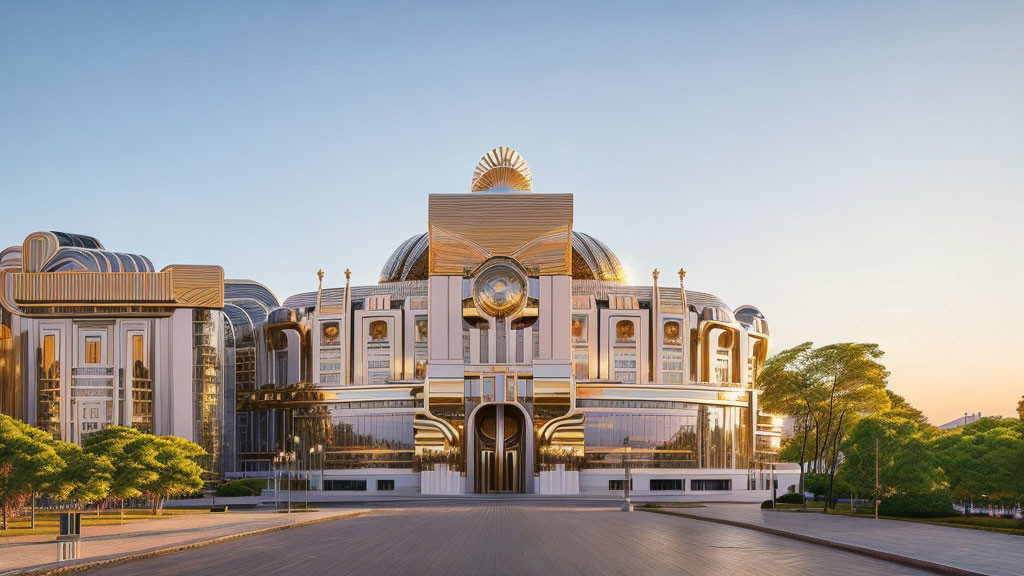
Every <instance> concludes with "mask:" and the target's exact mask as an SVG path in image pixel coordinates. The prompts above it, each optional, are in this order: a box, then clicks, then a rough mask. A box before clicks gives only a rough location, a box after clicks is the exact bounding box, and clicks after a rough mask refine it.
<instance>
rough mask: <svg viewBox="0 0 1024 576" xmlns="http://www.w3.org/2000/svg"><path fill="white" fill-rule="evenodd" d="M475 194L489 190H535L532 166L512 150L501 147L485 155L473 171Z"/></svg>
mask: <svg viewBox="0 0 1024 576" xmlns="http://www.w3.org/2000/svg"><path fill="white" fill-rule="evenodd" d="M472 190H473V192H486V191H488V190H515V191H518V192H529V191H531V190H533V174H531V173H530V166H529V165H528V164H527V163H526V160H523V157H522V156H520V155H519V152H516V151H515V150H513V149H512V148H508V147H506V146H499V147H497V148H495V149H494V150H491V151H490V152H488V153H487V154H484V155H483V158H481V159H480V162H478V163H477V165H476V170H474V171H473V182H472Z"/></svg>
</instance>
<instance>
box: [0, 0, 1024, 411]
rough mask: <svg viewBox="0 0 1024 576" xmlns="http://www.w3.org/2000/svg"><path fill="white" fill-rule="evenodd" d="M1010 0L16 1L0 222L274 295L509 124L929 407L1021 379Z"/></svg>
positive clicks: (1021, 66)
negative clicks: (875, 346)
mask: <svg viewBox="0 0 1024 576" xmlns="http://www.w3.org/2000/svg"><path fill="white" fill-rule="evenodd" d="M1022 30H1024V3H1021V2H957V3H947V2H911V3H906V2H851V3H847V5H846V6H841V5H839V3H834V2H807V3H791V2H751V3H730V4H723V3H707V5H687V4H681V3H665V4H643V3H636V2H631V3H615V4H607V5H602V4H596V3H589V2H587V3H580V4H575V5H569V4H561V5H559V6H552V5H550V4H549V3H536V4H532V3H526V2H519V3H515V2H513V3H508V2H506V3H493V2H491V3H479V2H478V3H469V4H465V5H454V4H453V5H447V6H443V5H441V3H432V2H430V3H428V2H418V3H408V4H387V5H385V3H383V2H361V3H342V2H323V3H319V2H305V3H298V2H274V3H268V2H251V1H247V2H237V3H232V2H140V1H132V2H29V1H22V2H15V1H6V2H2V3H0V195H2V198H3V204H2V206H3V208H2V210H3V219H2V222H3V224H2V227H0V231H2V238H0V244H3V245H14V244H19V243H20V242H21V241H22V239H23V238H24V237H25V235H26V234H28V233H29V232H31V231H34V230H40V229H45V230H49V229H53V230H66V231H73V232H82V233H87V234H92V235H95V236H97V237H99V238H100V240H101V241H102V242H103V243H104V244H105V245H106V246H107V247H108V248H110V249H114V250H122V251H129V252H137V253H142V254H145V255H147V256H149V257H150V258H151V259H152V260H153V261H154V263H155V264H156V265H157V266H158V267H162V266H164V265H167V264H172V263H195V264H200V263H209V264H220V265H222V266H224V268H225V270H226V271H227V274H228V276H229V277H234V278H242V277H246V278H253V279H257V280H260V281H262V282H264V283H266V284H267V285H268V286H270V287H271V288H272V289H273V290H274V291H275V292H276V293H277V294H278V296H279V297H281V298H284V297H286V296H288V295H289V294H292V293H295V292H298V291H304V290H311V289H313V288H315V282H316V278H315V272H316V270H317V268H320V267H323V269H324V270H325V271H326V273H327V277H326V280H325V282H326V283H327V284H328V285H338V284H340V283H342V282H343V275H342V271H343V270H344V269H345V268H346V267H350V268H351V269H352V270H353V272H354V280H355V281H356V282H359V283H371V282H375V281H376V277H377V273H378V271H379V269H380V266H381V265H382V264H383V262H384V260H385V259H386V258H387V256H388V255H389V254H390V252H391V251H392V249H393V248H394V247H395V246H396V245H397V244H398V243H399V242H400V241H402V240H404V239H405V238H406V237H408V236H410V235H412V234H414V233H417V232H420V231H425V229H426V195H427V194H428V193H436V192H465V191H467V190H468V187H469V180H470V176H471V174H472V169H473V166H474V165H475V164H476V161H477V160H478V159H479V157H480V156H481V155H482V154H483V153H484V152H486V151H487V150H489V149H490V148H492V147H494V146H498V145H506V146H513V147H515V148H516V149H518V150H519V151H520V152H521V153H522V154H523V156H524V157H525V158H526V160H527V161H528V162H529V163H530V165H531V167H532V169H533V172H534V183H535V190H537V191H539V192H544V191H548V192H572V193H574V194H575V195H576V221H575V225H576V228H577V229H579V230H583V231H587V232H590V233H592V234H594V235H595V236H597V237H599V238H601V239H602V240H604V241H605V242H606V243H608V244H609V245H610V246H611V247H612V248H613V249H614V250H615V251H616V252H617V253H618V255H619V257H620V258H621V259H622V260H623V261H624V263H625V264H626V265H627V267H628V268H629V270H630V272H631V274H632V276H633V280H634V281H637V282H638V283H639V282H644V283H646V282H648V281H649V277H650V276H649V274H650V270H651V269H653V268H654V267H655V266H657V267H659V268H661V270H662V271H663V272H664V274H663V276H662V278H663V279H664V278H668V279H669V280H670V281H671V280H672V279H674V276H675V274H674V271H675V270H676V269H678V268H679V267H680V266H685V267H686V269H687V270H688V271H689V275H688V277H687V280H688V286H689V288H691V289H695V290H703V291H709V292H713V293H715V294H718V295H720V296H721V297H723V298H724V299H725V300H726V301H727V302H728V303H729V304H730V305H732V306H737V305H739V304H744V303H752V304H756V305H758V306H760V307H761V308H762V309H763V310H764V312H765V313H766V314H767V316H768V318H769V320H770V322H771V326H772V331H773V338H774V341H773V347H774V349H775V350H776V351H777V350H780V349H781V348H782V347H785V346H789V345H793V344H796V343H799V342H801V341H804V340H813V341H815V342H817V343H820V344H824V343H829V342H835V341H850V340H855V341H876V342H879V343H880V344H881V345H882V346H883V347H884V348H885V350H886V351H887V352H888V357H887V364H888V366H889V367H890V369H891V370H892V372H893V376H892V387H893V388H894V389H895V390H896V391H898V392H900V393H902V394H904V395H905V396H907V397H908V399H910V400H911V402H913V403H914V404H915V405H918V406H920V407H921V408H923V409H924V410H925V411H926V412H927V414H928V415H929V416H930V417H931V418H932V420H933V422H935V423H941V422H944V421H946V420H949V419H952V418H954V417H956V416H958V415H962V414H963V413H964V412H966V411H972V412H973V411H977V410H981V411H983V412H984V413H986V414H990V413H999V414H1003V415H1010V414H1012V411H1013V408H1014V406H1015V405H1016V399H1017V398H1019V397H1020V395H1021V394H1022V393H1024V377H1022V370H1021V368H1020V361H1019V358H1020V357H1021V354H1022V353H1024V337H1022V335H1021V331H1020V327H1021V326H1024V312H1022V310H1024V307H1022V306H1020V305H1019V304H1018V298H1019V296H1020V292H1021V286H1022V285H1024V272H1022V265H1024V261H1022V260H1024V258H1022V256H1021V255H1022V249H1024V240H1022V239H1024V232H1022V231H1021V229H1020V225H1021V221H1022V218H1024V200H1022V197H1024V161H1022V159H1024V137H1022V135H1024V34H1022V32H1021V31H1022Z"/></svg>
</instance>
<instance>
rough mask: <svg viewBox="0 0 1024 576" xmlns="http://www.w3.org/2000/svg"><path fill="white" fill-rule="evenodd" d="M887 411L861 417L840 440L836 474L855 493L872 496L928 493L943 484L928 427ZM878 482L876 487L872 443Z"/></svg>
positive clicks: (944, 484)
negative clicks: (844, 437)
mask: <svg viewBox="0 0 1024 576" xmlns="http://www.w3.org/2000/svg"><path fill="white" fill-rule="evenodd" d="M891 413H892V412H891V411H890V412H885V413H883V414H880V415H876V416H871V417H867V418H863V419H861V420H860V421H859V422H858V423H857V425H856V426H854V428H853V430H852V431H851V432H850V435H849V437H848V438H847V439H846V441H845V442H843V446H842V453H843V458H844V459H843V463H842V465H841V466H840V467H839V472H838V473H837V478H838V480H839V481H842V482H844V483H845V484H847V485H848V486H849V487H850V489H851V490H852V491H853V492H855V493H856V494H858V495H868V494H871V495H872V496H874V497H875V498H882V497H885V496H892V495H894V494H920V493H928V492H932V491H935V490H938V489H942V488H945V487H946V478H945V473H944V471H943V470H942V467H941V466H940V465H939V462H938V458H937V457H936V455H935V453H934V451H932V450H931V447H930V446H929V443H928V437H927V436H928V433H929V431H930V428H929V427H928V426H926V425H924V424H920V423H919V422H916V421H914V420H909V419H906V418H899V417H893V416H891ZM876 441H877V446H878V452H877V454H878V483H879V489H878V490H877V491H876V489H875V454H876V452H875V447H876Z"/></svg>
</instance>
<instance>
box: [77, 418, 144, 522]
mask: <svg viewBox="0 0 1024 576" xmlns="http://www.w3.org/2000/svg"><path fill="white" fill-rule="evenodd" d="M142 436H143V433H142V432H139V431H138V430H137V429H135V428H125V427H124V426H109V427H107V428H104V429H103V430H100V431H98V432H94V433H92V434H90V435H89V436H88V437H86V439H85V442H84V444H85V446H84V448H85V450H86V451H87V452H89V453H90V454H93V455H95V456H98V457H103V458H106V459H107V460H109V461H110V463H111V466H112V470H111V477H110V489H109V490H108V493H107V497H108V498H112V499H115V500H120V501H121V515H122V516H123V515H124V501H125V500H126V499H128V498H138V497H139V496H142V491H141V490H140V486H141V484H142V480H143V477H147V478H148V477H149V475H150V474H147V473H146V472H145V471H143V470H141V469H140V468H139V466H138V464H137V463H136V462H134V461H133V460H132V458H131V454H130V453H129V452H128V451H127V446H128V445H129V444H131V443H132V442H134V441H136V440H138V439H139V438H141V437H142ZM152 473H153V474H155V472H152Z"/></svg>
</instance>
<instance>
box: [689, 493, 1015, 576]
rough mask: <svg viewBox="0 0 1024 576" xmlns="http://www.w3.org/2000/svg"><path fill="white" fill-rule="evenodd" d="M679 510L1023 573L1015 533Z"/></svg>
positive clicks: (746, 509)
mask: <svg viewBox="0 0 1024 576" xmlns="http://www.w3.org/2000/svg"><path fill="white" fill-rule="evenodd" d="M678 512H679V513H682V514H685V515H688V516H700V517H705V518H714V519H723V520H729V521H733V522H742V523H744V524H750V525H755V526H764V527H768V528H773V529H776V530H784V531H788V532H793V533H796V534H804V535H809V536H813V537H816V538H822V539H825V540H830V541H833V542H839V543H842V544H847V545H851V546H857V547H861V548H868V549H871V550H877V551H880V552H886V553H890V554H896V555H899V556H907V557H910V558H915V559H919V560H924V561H928V562H936V563H939V564H943V565H945V566H950V567H953V568H958V569H961V570H965V571H971V572H978V573H982V574H992V575H993V576H1020V575H1021V574H1024V537H1021V536H1016V535H1013V534H1002V533H999V532H989V531H984V530H969V529H965V528H955V527H950V526H936V525H933V524H924V523H919V522H906V521H901V520H884V519H881V520H875V519H873V518H855V517H850V516H842V515H828V516H826V515H824V514H821V513H820V511H819V512H806V513H804V512H792V511H774V510H761V509H759V508H758V507H756V506H749V505H738V504H709V505H706V506H703V507H699V508H683V509H679V510H678Z"/></svg>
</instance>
